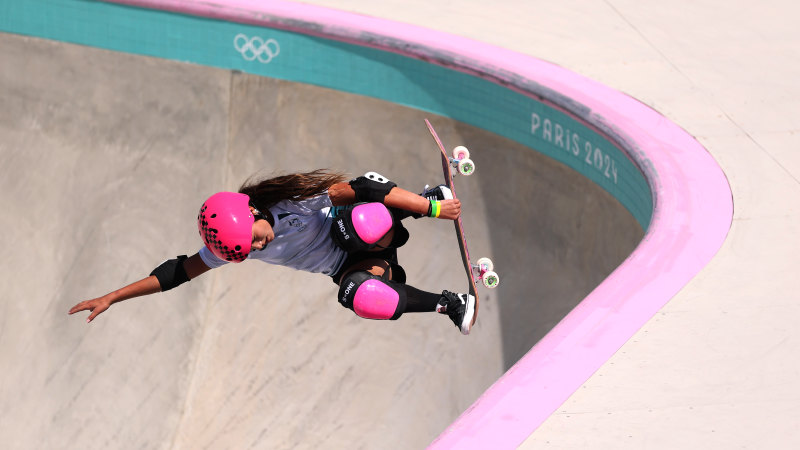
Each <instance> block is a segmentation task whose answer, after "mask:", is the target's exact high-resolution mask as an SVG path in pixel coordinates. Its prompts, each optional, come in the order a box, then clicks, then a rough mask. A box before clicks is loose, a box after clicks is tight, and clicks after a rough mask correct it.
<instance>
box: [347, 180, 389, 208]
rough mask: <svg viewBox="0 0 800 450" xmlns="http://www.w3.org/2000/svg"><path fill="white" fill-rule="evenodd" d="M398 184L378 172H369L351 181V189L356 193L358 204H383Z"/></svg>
mask: <svg viewBox="0 0 800 450" xmlns="http://www.w3.org/2000/svg"><path fill="white" fill-rule="evenodd" d="M395 186H397V183H393V182H392V181H390V180H389V179H388V178H386V177H384V176H383V175H381V174H379V173H376V172H367V173H365V174H364V175H362V176H360V177H358V178H356V179H355V180H350V187H351V188H353V191H355V193H356V201H357V202H381V203H383V199H384V198H385V197H386V196H387V195H389V191H391V190H392V189H393V188H394V187H395Z"/></svg>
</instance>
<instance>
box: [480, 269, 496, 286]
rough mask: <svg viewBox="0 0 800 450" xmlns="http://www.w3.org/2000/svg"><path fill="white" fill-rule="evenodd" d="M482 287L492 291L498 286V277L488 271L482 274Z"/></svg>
mask: <svg viewBox="0 0 800 450" xmlns="http://www.w3.org/2000/svg"><path fill="white" fill-rule="evenodd" d="M482 280H483V285H484V286H486V287H487V288H489V289H494V288H496V287H497V286H498V285H499V284H500V277H499V276H498V275H497V273H495V272H493V271H491V270H489V271H487V272H486V273H484V274H483V278H482Z"/></svg>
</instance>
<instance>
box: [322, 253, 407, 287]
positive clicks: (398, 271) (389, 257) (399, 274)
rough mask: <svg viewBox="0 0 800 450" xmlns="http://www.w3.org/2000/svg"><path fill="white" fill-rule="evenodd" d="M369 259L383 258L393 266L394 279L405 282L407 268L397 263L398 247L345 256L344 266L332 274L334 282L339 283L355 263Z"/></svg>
mask: <svg viewBox="0 0 800 450" xmlns="http://www.w3.org/2000/svg"><path fill="white" fill-rule="evenodd" d="M368 259H381V260H383V261H386V262H387V263H388V264H389V266H391V268H392V279H393V280H394V281H397V282H399V283H405V281H406V280H405V278H406V277H405V270H403V268H402V267H400V264H398V263H397V249H396V248H387V249H385V250H381V251H377V252H356V253H351V254H349V255H347V258H345V260H344V263H343V264H342V267H341V268H340V269H339V270H337V271H336V273H334V274H333V275H331V279H333V283H334V284H336V285H337V286H338V285H339V279H340V278H341V277H342V274H344V273H345V272H346V271H347V270H348V269H349V268H350V267H353V265H355V264H358V263H360V262H362V261H366V260H368Z"/></svg>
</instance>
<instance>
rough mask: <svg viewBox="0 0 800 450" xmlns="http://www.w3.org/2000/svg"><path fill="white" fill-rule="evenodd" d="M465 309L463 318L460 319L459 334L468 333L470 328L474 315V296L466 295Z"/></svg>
mask: <svg viewBox="0 0 800 450" xmlns="http://www.w3.org/2000/svg"><path fill="white" fill-rule="evenodd" d="M468 297H469V298H468V300H467V310H466V311H465V312H464V319H462V320H461V334H463V335H468V334H469V332H470V330H471V329H472V318H473V317H474V316H475V297H473V296H471V295H470V296H468Z"/></svg>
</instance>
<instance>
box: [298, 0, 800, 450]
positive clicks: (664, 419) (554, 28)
mask: <svg viewBox="0 0 800 450" xmlns="http://www.w3.org/2000/svg"><path fill="white" fill-rule="evenodd" d="M309 3H314V4H318V5H322V6H328V7H334V8H340V9H344V10H348V11H353V12H357V13H360V14H366V15H371V16H377V17H383V18H387V19H392V20H397V21H401V22H407V23H414V24H416V25H420V26H423V27H427V28H432V29H436V30H440V31H444V32H448V33H452V34H456V35H460V36H465V37H469V38H472V39H475V40H479V41H483V42H488V43H491V44H494V45H498V46H500V47H504V48H509V49H512V50H515V51H518V52H521V53H525V54H529V55H531V56H535V57H537V58H542V59H545V60H548V61H552V62H554V63H556V64H559V65H562V66H564V67H566V68H568V69H570V70H573V71H575V72H578V73H580V74H583V75H585V76H588V77H590V78H593V79H595V80H598V81H600V82H602V83H604V84H606V85H608V86H611V87H614V88H616V89H619V90H620V91H622V92H625V93H627V94H629V95H631V96H633V97H635V98H637V99H639V100H640V101H642V102H644V103H646V104H647V105H649V106H651V107H652V108H654V109H656V110H657V111H659V112H661V113H662V114H664V115H665V116H666V117H668V118H669V119H670V120H673V121H674V122H676V123H677V124H679V125H680V126H682V127H684V128H685V129H686V130H687V131H689V132H690V133H691V134H692V135H694V136H695V137H696V138H697V139H698V140H699V141H700V142H701V143H702V144H703V145H704V146H706V148H707V149H708V151H709V152H710V153H711V154H712V156H713V157H714V158H715V159H716V160H717V161H718V162H719V164H720V165H721V167H722V168H723V170H724V171H725V173H726V175H727V176H728V179H729V181H730V184H731V188H732V191H733V194H734V205H735V214H734V223H733V226H732V228H731V230H730V234H729V237H728V240H727V241H726V243H725V245H724V246H723V248H722V249H721V250H720V252H719V253H718V255H717V257H716V258H715V259H714V260H713V261H712V262H711V263H710V264H709V265H708V266H707V267H706V269H705V270H703V271H702V272H701V273H700V274H699V275H698V276H697V277H696V278H695V279H694V280H693V281H692V282H691V283H689V284H688V285H687V286H686V287H685V288H684V289H683V291H682V292H681V293H680V294H679V295H677V296H676V297H675V298H674V299H673V300H672V301H671V302H670V303H669V304H668V305H666V306H665V307H664V308H663V309H662V311H661V312H660V313H659V314H658V315H657V316H655V317H654V318H653V319H652V320H651V321H650V322H649V323H648V324H647V325H646V326H645V327H643V328H642V329H641V331H640V332H639V333H638V334H637V335H636V336H634V337H633V338H632V339H631V340H630V341H629V342H628V343H627V344H626V345H625V346H624V347H623V348H622V349H620V351H619V352H618V353H617V354H616V355H615V356H614V357H613V358H612V359H611V360H609V361H608V363H607V364H606V365H605V366H604V367H603V368H602V369H601V370H599V371H598V372H597V373H596V374H595V375H594V376H593V377H592V378H591V379H590V380H589V381H587V382H586V383H585V384H584V385H583V386H582V387H581V389H579V390H578V391H577V392H576V393H575V394H574V395H573V396H572V397H571V398H570V399H569V400H568V401H567V402H566V403H565V404H564V405H563V406H562V407H561V408H560V409H559V411H558V412H557V413H556V414H554V415H552V416H551V417H550V419H549V420H548V421H547V422H545V424H543V425H542V426H541V427H540V428H539V429H538V430H536V431H535V432H534V433H533V434H532V435H531V436H530V438H529V439H528V440H527V441H526V443H525V444H524V445H523V446H522V447H523V448H532V449H533V448H536V449H538V448H546V449H559V448H563V449H575V448H597V449H608V448H615V449H619V448H630V449H643V448H648V449H650V448H652V449H674V448H703V449H729V448H750V449H762V448H770V449H773V448H774V449H792V448H798V447H799V446H800V426H798V425H800V419H798V418H800V381H798V376H797V374H798V373H800V365H798V360H797V357H796V354H797V352H798V348H800V331H798V330H800V329H799V328H798V327H797V326H796V322H797V317H800V306H798V300H799V299H800V296H799V295H798V293H797V286H798V283H797V276H796V272H797V267H798V264H797V258H796V254H797V250H798V249H799V248H800V237H798V236H800V234H799V233H798V232H800V225H798V224H800V186H799V184H800V183H799V182H798V181H799V180H800V156H798V152H797V151H796V148H797V145H798V143H800V139H798V135H799V133H800V84H798V83H797V80H798V79H800V56H798V55H800V53H798V51H797V49H798V48H800V31H798V30H797V26H796V22H797V18H798V17H800V6H798V5H797V3H796V2H792V1H789V0H767V1H765V2H759V3H752V2H741V1H738V2H724V1H720V0H709V1H701V2H697V1H688V0H676V1H671V2H657V1H651V0H647V1H632V0H602V1H591V0H566V1H561V2H541V1H534V2H530V1H519V0H505V1H502V2H497V3H494V4H491V6H489V5H488V4H487V3H486V2H481V1H476V0H474V1H470V0H464V1H456V2H421V1H420V2H395V1H389V2H380V3H372V2H365V1H363V0H341V1H339V0H337V1H333V0H315V1H312V2H309Z"/></svg>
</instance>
